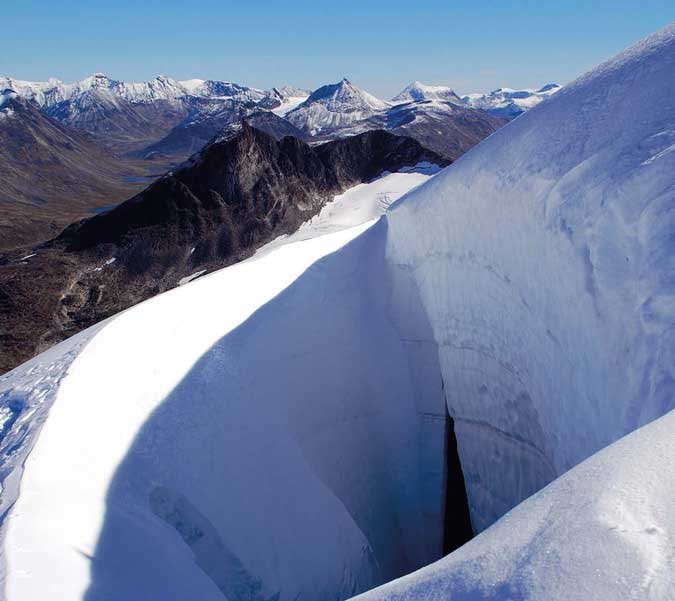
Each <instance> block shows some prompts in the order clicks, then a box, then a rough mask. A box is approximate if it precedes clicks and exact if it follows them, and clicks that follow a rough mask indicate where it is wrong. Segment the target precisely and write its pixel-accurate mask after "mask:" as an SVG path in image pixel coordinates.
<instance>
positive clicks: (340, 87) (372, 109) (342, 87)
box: [286, 79, 390, 135]
mask: <svg viewBox="0 0 675 601" xmlns="http://www.w3.org/2000/svg"><path fill="white" fill-rule="evenodd" d="M389 106H390V104H389V103H387V102H385V101H384V100H380V99H379V98H376V97H375V96H373V95H372V94H369V93H368V92H366V91H364V90H362V89H360V88H358V87H357V86H355V85H354V84H352V83H351V82H350V81H349V80H348V79H343V80H342V81H339V82H338V83H334V84H328V85H325V86H321V87H320V88H319V89H317V90H315V91H314V92H312V93H311V94H310V96H309V98H307V100H305V102H303V103H302V104H301V105H300V106H298V107H297V108H296V109H294V110H292V111H290V112H289V113H288V114H287V116H286V118H287V119H288V120H289V121H290V122H291V123H292V124H293V125H295V126H296V127H299V128H300V129H302V130H303V131H306V132H308V133H310V134H312V135H314V134H316V133H319V132H322V131H327V130H333V129H338V128H341V127H345V126H346V125H350V124H351V123H354V122H355V121H360V120H361V119H365V118H367V117H370V116H372V115H374V114H375V113H378V112H380V111H383V110H386V109H387V108H389Z"/></svg>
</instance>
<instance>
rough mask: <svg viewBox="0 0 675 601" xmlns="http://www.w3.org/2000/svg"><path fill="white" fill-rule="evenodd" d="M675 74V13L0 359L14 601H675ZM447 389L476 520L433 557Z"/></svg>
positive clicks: (437, 547) (6, 557)
mask: <svg viewBox="0 0 675 601" xmlns="http://www.w3.org/2000/svg"><path fill="white" fill-rule="evenodd" d="M674 72H675V26H672V25H671V26H669V27H667V28H665V29H663V30H661V31H659V32H657V33H656V34H654V35H653V36H651V37H649V38H647V39H645V40H643V41H641V42H639V43H638V44H636V45H635V46H633V47H631V48H629V49H628V50H626V51H625V52H623V53H622V54H620V55H618V56H617V57H615V58H614V59H612V60H610V61H608V62H607V63H605V64H603V65H600V66H599V67H598V68H596V69H594V70H593V71H591V72H589V73H588V74H586V75H584V76H582V77H581V78H579V79H578V80H576V81H575V82H573V83H572V84H569V85H567V86H565V87H564V88H563V89H561V90H560V91H558V92H556V93H555V95H553V96H551V97H550V98H549V99H547V101H546V102H543V103H541V104H539V105H538V106H536V107H534V108H532V109H531V110H530V111H528V112H527V113H525V114H524V115H522V116H520V117H519V118H518V119H516V120H514V121H513V122H511V123H510V124H509V125H507V126H505V127H504V128H502V129H500V130H498V131H497V132H496V133H495V134H493V135H492V136H491V137H489V138H488V139H487V140H485V141H484V142H482V143H481V144H479V145H478V146H477V147H475V148H474V149H473V150H471V151H470V152H468V153H467V154H466V155H464V156H463V157H462V158H460V159H459V160H458V161H457V162H456V163H454V164H453V165H451V166H450V167H448V168H446V169H445V170H443V171H442V172H441V173H438V174H437V175H434V176H433V177H430V178H429V179H428V181H426V182H425V183H423V184H422V185H420V186H419V187H416V188H414V189H413V190H411V191H410V192H409V193H407V194H405V195H403V196H402V197H400V198H398V199H397V198H392V196H396V197H398V196H399V194H398V193H397V194H392V195H390V196H388V197H386V196H381V193H382V192H384V191H385V190H383V188H382V187H381V185H380V187H379V188H378V192H377V195H376V198H375V199H373V195H370V196H369V198H370V199H371V200H370V202H371V203H372V204H371V205H370V207H371V209H372V210H360V209H359V208H358V207H359V206H360V204H361V203H360V202H355V203H353V205H352V207H351V208H350V204H349V198H347V200H346V201H345V204H344V205H343V206H342V209H340V210H337V211H336V212H335V214H336V215H339V216H340V217H339V219H340V220H343V219H345V220H346V221H345V222H342V224H341V226H340V227H334V224H335V223H337V221H335V220H337V217H336V218H335V220H333V219H332V218H331V216H330V212H327V213H326V214H324V215H323V217H322V216H319V218H318V219H317V222H316V223H315V224H314V225H315V228H314V229H311V224H308V226H307V228H309V229H307V228H306V229H305V230H304V231H302V230H301V231H299V232H298V235H297V237H296V238H293V237H292V236H291V237H289V239H288V240H279V241H275V242H273V243H272V245H274V246H270V247H269V248H268V249H264V250H263V251H262V252H260V253H258V254H257V255H255V256H254V257H252V258H251V259H249V260H247V261H245V262H243V263H240V264H237V265H234V266H232V267H229V268H227V269H224V270H222V271H220V272H217V273H214V274H210V275H208V276H205V277H201V278H199V279H196V280H195V281H193V282H190V283H189V284H186V285H185V286H182V287H181V288H179V289H176V290H173V291H170V292H168V293H165V294H163V295H160V296H158V297H155V298H153V299H151V300H149V301H146V302H144V303H142V304H140V305H138V306H136V307H134V308H132V309H130V310H128V311H126V312H124V313H122V314H120V315H118V316H116V317H114V318H111V319H110V320H108V321H107V322H104V323H103V324H99V325H98V326H96V328H94V329H91V330H87V331H85V332H83V333H81V334H80V335H78V337H76V338H75V339H71V340H69V341H66V342H65V343H62V344H61V345H60V346H58V347H55V348H54V349H51V350H50V351H49V352H48V353H47V354H44V355H40V356H38V357H36V358H35V359H33V360H32V361H30V362H28V363H27V364H25V365H23V366H21V367H19V368H17V369H15V370H14V371H12V372H10V373H9V374H7V375H5V376H3V377H2V379H0V398H2V402H3V404H2V408H3V410H4V413H3V417H5V418H6V419H5V426H3V431H2V433H3V441H2V446H1V447H0V449H5V450H4V453H3V455H2V456H1V457H0V460H1V461H2V462H3V463H2V471H1V472H0V473H1V474H2V475H3V492H2V500H1V503H2V506H3V507H4V509H5V511H4V516H5V517H4V520H3V522H2V528H1V530H0V534H1V535H2V548H3V554H2V557H3V561H4V595H5V598H6V599H8V600H12V601H15V600H21V601H23V600H26V601H28V600H32V599H41V598H49V599H55V600H66V599H67V600H72V599H86V600H87V601H99V600H102V599H110V598H115V599H126V598H136V599H155V598H161V599H169V600H170V599H176V600H178V599H185V598H197V599H205V600H208V599H214V600H216V599H218V600H222V599H231V600H234V599H252V600H261V601H263V600H269V601H271V600H275V601H286V600H293V599H297V598H302V597H307V598H312V599H335V598H347V597H350V596H352V595H356V594H358V593H361V592H363V591H366V590H368V589H371V588H373V587H375V586H377V585H380V584H383V583H385V582H387V581H390V580H392V579H394V578H398V577H400V576H403V575H404V574H406V573H409V572H411V571H413V570H417V569H418V568H421V569H420V570H419V571H417V572H414V573H412V574H411V575H409V576H406V577H403V578H401V579H399V580H395V581H394V582H391V583H389V584H386V585H384V586H383V587H381V588H375V589H374V590H372V591H371V592H369V593H367V594H366V595H365V597H363V598H364V600H368V601H370V600H373V601H375V600H380V599H382V600H384V599H387V600H388V599H413V598H420V597H422V598H428V599H447V598H457V599H466V600H468V599H494V600H506V599H518V600H523V601H524V600H534V599H541V598H547V599H553V600H558V599H560V600H562V599H568V598H635V599H656V600H659V601H660V600H663V601H665V600H667V599H668V598H669V595H670V594H671V592H672V588H673V584H674V583H673V564H672V561H673V559H672V549H673V540H674V539H675V518H674V514H673V510H672V499H673V497H674V496H675V474H674V473H673V465H675V445H674V444H673V440H674V438H673V433H674V428H675V423H674V421H673V420H674V419H675V418H674V417H673V416H674V415H675V413H673V412H672V410H673V408H674V407H675V396H674V392H675V377H674V373H673V371H674V369H675V361H673V359H674V357H673V355H674V353H675V339H674V334H673V332H675V327H674V325H675V302H674V300H673V299H674V298H675V297H674V291H675V283H674V280H673V276H672V274H673V273H675V270H674V269H673V267H674V265H673V262H674V261H675V252H673V251H674V247H673V240H674V239H675V235H674V232H675V216H674V214H673V210H672V207H673V206H674V202H673V201H675V152H672V149H673V148H674V147H675V139H674V138H675V133H674V132H675V110H674V108H675V107H674V106H673V99H674V98H675V78H674V77H673V73H674ZM296 110H297V109H296ZM394 175H395V176H398V177H399V178H400V177H401V176H403V175H405V174H392V175H388V176H385V177H392V176H394ZM409 175H410V176H411V177H413V175H414V179H410V180H408V182H409V185H410V186H412V185H417V184H419V183H420V176H421V175H423V174H420V173H415V174H409ZM395 185H396V190H397V191H399V192H401V191H402V190H403V189H402V187H400V186H401V185H402V184H401V182H397V183H396V184H395ZM392 186H394V183H393V180H392ZM352 200H353V198H352ZM376 207H380V209H377V208H376ZM385 208H386V209H387V210H386V213H385V214H384V216H382V217H380V218H379V219H378V218H377V215H378V211H379V212H381V210H384V209H385ZM352 213H353V214H354V215H356V217H354V219H353V220H352V221H350V220H349V218H348V216H349V215H350V214H352ZM342 226H344V227H342ZM291 238H293V239H291ZM446 413H447V414H449V415H450V416H451V417H452V419H453V420H454V427H455V435H456V438H457V446H458V452H459V458H460V461H461V467H462V472H463V475H464V482H465V487H466V495H467V499H468V505H469V512H470V518H471V523H472V526H473V529H474V531H475V532H477V533H479V534H478V536H477V537H476V538H474V539H473V540H472V541H471V542H469V543H467V544H466V545H465V546H463V547H462V548H460V549H459V550H457V551H455V552H454V553H452V554H450V555H449V556H447V557H446V558H444V559H442V560H440V561H438V562H436V563H433V564H432V565H430V566H428V567H425V568H424V567H423V566H425V565H426V564H429V563H430V562H432V561H434V560H437V559H438V558H439V557H440V555H441V551H442V542H443V541H442V529H443V521H444V515H443V514H444V487H445V474H444V462H445V456H444V455H445V453H446V449H445V446H444V445H445V428H446V427H447V422H446V418H445V415H446ZM5 440H7V441H9V442H12V441H14V442H13V443H12V444H8V445H5ZM617 441H618V442H617ZM31 446H32V449H31ZM29 451H30V452H29ZM22 468H23V469H22ZM19 478H20V486H19Z"/></svg>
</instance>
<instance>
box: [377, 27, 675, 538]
mask: <svg viewBox="0 0 675 601" xmlns="http://www.w3.org/2000/svg"><path fill="white" fill-rule="evenodd" d="M673 72H675V39H674V34H673V28H670V29H667V30H664V31H663V32H661V33H660V34H658V35H657V36H656V37H654V38H652V39H650V40H649V41H647V42H643V43H641V44H639V45H637V46H636V47H634V48H633V49H631V50H629V51H627V52H626V53H624V54H623V55H620V56H619V57H617V58H616V59H614V60H613V61H611V62H609V63H607V64H606V65H603V66H601V67H599V68H598V69H597V70H596V71H594V72H591V73H590V74H588V75H586V76H584V77H582V78H581V79H579V80H578V81H577V82H575V83H574V84H571V85H569V86H567V87H566V88H564V89H563V90H561V91H560V92H558V93H557V94H556V95H555V96H554V97H553V98H552V99H550V100H549V101H548V102H547V103H546V105H542V106H541V107H538V108H535V109H533V110H532V111H531V112H529V113H527V114H525V115H524V116H522V117H520V118H519V119H518V120H516V121H514V122H513V123H512V124H510V125H509V126H507V127H505V128H503V129H502V130H500V131H498V132H497V133H496V134H494V135H493V136H492V137H491V138H489V139H488V140H487V141H486V142H485V143H483V144H481V145H479V146H478V147H477V148H476V149H475V150H474V151H473V152H471V153H470V154H468V155H467V156H466V157H465V158H463V159H460V160H459V161H458V162H457V163H456V164H455V165H453V167H452V168H451V169H447V170H446V171H445V172H443V173H442V174H440V175H439V176H438V177H436V178H434V179H433V180H432V181H430V182H429V183H428V184H426V185H425V186H423V187H422V188H419V189H418V190H417V191H415V192H413V193H412V194H410V195H409V196H407V197H406V199H405V202H400V203H399V204H397V205H395V206H394V207H393V209H392V210H391V212H390V214H389V215H388V223H389V235H388V241H387V255H388V257H389V262H390V263H391V264H392V265H393V266H394V269H395V270H396V271H399V272H400V273H401V274H402V275H401V277H409V278H411V279H412V280H413V281H414V282H415V283H416V285H417V286H418V287H419V291H420V298H421V300H422V303H423V305H424V306H425V310H426V313H427V315H428V317H429V321H430V322H431V324H432V328H433V330H434V337H435V340H436V342H437V343H438V346H439V356H440V361H441V370H442V373H443V380H444V382H445V388H446V391H447V393H448V409H449V411H450V415H452V416H453V417H454V419H455V424H456V432H457V438H458V444H459V451H460V457H461V459H462V466H463V470H464V474H465V478H466V480H467V492H468V496H469V502H470V509H471V515H472V521H473V524H474V527H475V528H476V529H477V530H483V529H484V528H486V527H487V526H489V525H490V524H491V523H492V522H494V521H495V520H496V519H497V518H498V517H499V516H500V515H503V514H504V512H505V511H507V510H508V509H510V508H511V507H513V506H514V505H516V504H517V503H519V502H520V501H522V500H523V499H525V498H526V497H527V496H528V495H530V494H532V493H533V492H535V491H536V490H538V489H539V488H541V487H542V486H543V485H545V484H547V483H548V482H549V481H550V480H552V479H553V478H555V477H556V476H558V475H560V474H562V473H563V472H564V471H566V470H568V469H569V468H570V467H572V466H574V465H575V464H577V463H578V462H579V461H581V460H583V459H584V458H586V457H588V456H590V455H591V454H592V453H594V452H595V451H597V450H599V449H601V448H603V447H604V446H606V445H608V444H609V443H611V442H613V441H614V440H616V439H617V438H619V437H620V436H622V435H624V434H626V433H628V432H630V431H632V430H633V429H635V428H636V427H638V426H640V425H642V424H645V423H647V422H648V421H650V420H652V419H654V418H655V417H658V416H660V415H663V414H664V413H665V412H666V411H668V410H669V409H671V408H673V406H674V401H675V396H674V395H675V386H674V384H673V382H675V361H674V359H675V338H674V336H673V331H674V330H673V325H674V324H675V305H673V301H672V299H673V293H674V292H675V288H674V286H673V280H672V273H673V266H674V264H673V262H674V261H675V245H674V244H673V236H674V234H675V216H674V215H673V211H672V206H673V203H674V201H675V153H666V154H663V151H664V149H666V148H668V147H670V145H672V140H671V137H670V136H669V134H668V132H672V131H673V130H674V129H675V110H674V105H673V99H674V98H675V79H674V78H673V77H672V74H673ZM657 156H658V157H659V158H658V159H657V160H653V159H654V157H657ZM396 277H397V276H394V278H396Z"/></svg>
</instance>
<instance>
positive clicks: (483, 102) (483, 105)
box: [462, 83, 560, 119]
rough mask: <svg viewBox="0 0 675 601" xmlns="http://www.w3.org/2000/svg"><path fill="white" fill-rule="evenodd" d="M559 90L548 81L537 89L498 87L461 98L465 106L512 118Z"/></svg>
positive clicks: (558, 87)
mask: <svg viewBox="0 0 675 601" xmlns="http://www.w3.org/2000/svg"><path fill="white" fill-rule="evenodd" d="M558 90H560V86H559V85H558V84H555V83H549V84H547V85H545V86H543V87H541V88H539V89H538V90H534V89H529V88H528V89H522V90H513V89H511V88H499V89H497V90H493V91H492V92H489V93H487V94H468V95H467V96H463V97H462V100H463V101H464V103H465V104H466V105H467V106H470V107H473V108H478V109H482V110H484V111H487V112H488V113H491V114H493V115H497V116H499V117H506V118H508V119H512V118H513V117H517V116H518V115H520V114H522V113H524V112H525V111H527V110H529V109H531V108H533V107H535V106H537V105H538V104H539V103H540V102H541V101H542V100H545V99H546V98H549V97H550V96H552V95H553V94H555V93H556V92H557V91H558Z"/></svg>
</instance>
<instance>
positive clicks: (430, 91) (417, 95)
mask: <svg viewBox="0 0 675 601" xmlns="http://www.w3.org/2000/svg"><path fill="white" fill-rule="evenodd" d="M417 100H440V101H441V102H453V103H455V104H462V102H463V101H462V99H461V98H460V97H459V96H457V94H455V91H454V90H453V89H452V88H448V87H446V86H428V85H426V84H423V83H421V82H419V81H415V82H413V83H411V84H410V85H408V86H406V87H405V88H404V89H403V91H401V92H400V93H399V94H397V95H396V96H394V98H392V99H391V102H392V103H393V104H402V103H404V102H413V101H417Z"/></svg>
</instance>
